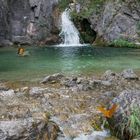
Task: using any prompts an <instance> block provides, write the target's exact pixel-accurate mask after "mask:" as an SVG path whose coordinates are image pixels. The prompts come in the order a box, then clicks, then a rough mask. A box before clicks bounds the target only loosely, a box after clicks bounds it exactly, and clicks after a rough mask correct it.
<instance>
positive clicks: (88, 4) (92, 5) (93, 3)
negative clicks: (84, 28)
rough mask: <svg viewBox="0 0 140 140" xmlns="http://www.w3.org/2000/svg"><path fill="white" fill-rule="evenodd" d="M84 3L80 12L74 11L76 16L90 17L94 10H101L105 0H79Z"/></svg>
mask: <svg viewBox="0 0 140 140" xmlns="http://www.w3.org/2000/svg"><path fill="white" fill-rule="evenodd" d="M77 2H78V3H79V4H80V5H82V6H81V11H80V13H76V12H73V13H72V16H73V17H74V18H78V19H79V18H80V19H83V18H88V17H89V16H90V15H91V14H92V13H93V12H99V11H100V9H101V7H102V6H103V3H104V2H105V0H87V1H85V0H77Z"/></svg>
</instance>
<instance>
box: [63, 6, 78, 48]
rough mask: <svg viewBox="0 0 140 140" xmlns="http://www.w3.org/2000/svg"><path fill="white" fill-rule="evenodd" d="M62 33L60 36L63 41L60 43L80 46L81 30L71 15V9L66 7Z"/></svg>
mask: <svg viewBox="0 0 140 140" xmlns="http://www.w3.org/2000/svg"><path fill="white" fill-rule="evenodd" d="M61 22H62V24H61V28H62V29H61V33H60V37H61V38H62V40H63V43H62V44H60V45H66V46H67V45H68V46H79V45H81V44H80V38H79V35H80V34H79V32H78V30H77V28H76V27H75V25H74V24H73V22H72V21H71V17H70V9H66V10H65V11H64V12H63V13H62V15H61Z"/></svg>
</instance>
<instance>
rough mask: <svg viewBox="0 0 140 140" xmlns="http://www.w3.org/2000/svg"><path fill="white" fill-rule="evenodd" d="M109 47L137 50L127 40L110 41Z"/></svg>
mask: <svg viewBox="0 0 140 140" xmlns="http://www.w3.org/2000/svg"><path fill="white" fill-rule="evenodd" d="M109 46H113V47H128V48H138V45H136V44H134V43H132V42H129V41H127V40H124V39H117V40H114V41H112V42H111V43H110V44H109Z"/></svg>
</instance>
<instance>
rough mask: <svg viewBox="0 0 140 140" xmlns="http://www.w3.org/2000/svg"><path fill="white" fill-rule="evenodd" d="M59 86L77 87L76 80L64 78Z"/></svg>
mask: <svg viewBox="0 0 140 140" xmlns="http://www.w3.org/2000/svg"><path fill="white" fill-rule="evenodd" d="M61 84H62V85H64V86H66V87H74V86H77V78H76V77H74V78H66V79H64V80H63V81H61Z"/></svg>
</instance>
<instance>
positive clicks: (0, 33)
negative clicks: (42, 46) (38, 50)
mask: <svg viewBox="0 0 140 140" xmlns="http://www.w3.org/2000/svg"><path fill="white" fill-rule="evenodd" d="M57 3H58V1H57V0H24V1H23V0H5V1H3V0H0V7H1V8H0V44H1V46H3V45H4V44H5V45H11V44H10V43H9V42H8V43H7V42H6V41H5V40H9V41H11V42H13V43H20V44H32V43H34V42H39V41H42V40H45V39H46V38H47V37H50V36H51V35H52V34H53V33H52V31H53V30H54V28H56V27H55V25H56V23H54V21H55V22H57V20H56V19H57V18H58V17H54V15H53V14H54V13H53V11H54V10H55V7H56V5H57ZM57 16H58V15H57ZM54 19H55V20H54ZM1 42H2V43H1Z"/></svg>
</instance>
